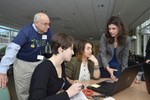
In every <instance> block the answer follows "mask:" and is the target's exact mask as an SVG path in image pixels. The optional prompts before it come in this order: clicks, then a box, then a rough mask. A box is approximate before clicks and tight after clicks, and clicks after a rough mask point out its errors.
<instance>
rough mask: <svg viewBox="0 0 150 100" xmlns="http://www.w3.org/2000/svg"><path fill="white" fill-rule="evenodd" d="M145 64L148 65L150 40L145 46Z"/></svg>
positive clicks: (149, 61) (149, 60)
mask: <svg viewBox="0 0 150 100" xmlns="http://www.w3.org/2000/svg"><path fill="white" fill-rule="evenodd" d="M146 63H150V38H149V40H148V42H147V46H146Z"/></svg>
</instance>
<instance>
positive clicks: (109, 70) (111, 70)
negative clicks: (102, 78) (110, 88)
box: [106, 67, 118, 80]
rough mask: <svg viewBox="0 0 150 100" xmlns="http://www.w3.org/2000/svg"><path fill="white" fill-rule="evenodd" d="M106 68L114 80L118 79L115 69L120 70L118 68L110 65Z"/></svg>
mask: <svg viewBox="0 0 150 100" xmlns="http://www.w3.org/2000/svg"><path fill="white" fill-rule="evenodd" d="M106 69H107V71H108V72H109V74H110V78H111V79H112V80H116V77H115V76H114V74H113V73H114V71H118V70H117V69H113V68H110V67H106Z"/></svg>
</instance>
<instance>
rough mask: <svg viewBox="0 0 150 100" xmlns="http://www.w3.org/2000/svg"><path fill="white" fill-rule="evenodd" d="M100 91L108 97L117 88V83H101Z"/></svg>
mask: <svg viewBox="0 0 150 100" xmlns="http://www.w3.org/2000/svg"><path fill="white" fill-rule="evenodd" d="M99 85H100V88H99V91H100V92H101V93H104V94H106V95H110V94H111V93H112V91H113V89H114V87H115V83H108V82H105V81H104V82H101V83H100V84H99Z"/></svg>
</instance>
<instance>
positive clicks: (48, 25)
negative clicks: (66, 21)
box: [40, 22, 51, 26]
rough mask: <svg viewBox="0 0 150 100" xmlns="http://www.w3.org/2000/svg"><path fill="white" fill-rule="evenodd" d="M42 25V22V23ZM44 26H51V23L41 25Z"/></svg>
mask: <svg viewBox="0 0 150 100" xmlns="http://www.w3.org/2000/svg"><path fill="white" fill-rule="evenodd" d="M40 23H41V22H40ZM41 24H42V25H43V26H51V24H50V23H41Z"/></svg>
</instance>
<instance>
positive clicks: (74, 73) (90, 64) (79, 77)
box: [66, 40, 100, 83]
mask: <svg viewBox="0 0 150 100" xmlns="http://www.w3.org/2000/svg"><path fill="white" fill-rule="evenodd" d="M75 49H76V54H75V55H76V56H75V57H73V58H72V59H71V61H69V62H67V66H66V76H67V78H68V80H69V82H70V83H75V82H78V81H80V82H81V81H85V80H90V79H91V78H92V79H99V77H100V70H99V63H98V60H97V59H96V57H95V56H94V55H93V54H92V53H93V45H92V43H91V42H90V41H88V40H80V41H78V43H77V45H76V48H75Z"/></svg>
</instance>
